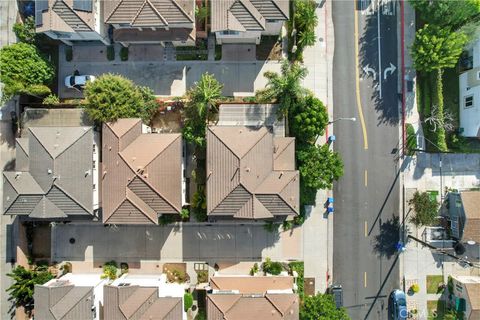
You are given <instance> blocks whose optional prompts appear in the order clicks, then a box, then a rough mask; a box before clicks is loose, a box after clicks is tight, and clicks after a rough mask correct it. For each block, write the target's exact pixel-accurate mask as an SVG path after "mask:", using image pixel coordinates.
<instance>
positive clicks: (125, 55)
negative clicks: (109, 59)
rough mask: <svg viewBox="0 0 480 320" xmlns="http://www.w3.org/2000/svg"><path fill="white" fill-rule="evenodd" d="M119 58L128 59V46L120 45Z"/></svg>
mask: <svg viewBox="0 0 480 320" xmlns="http://www.w3.org/2000/svg"><path fill="white" fill-rule="evenodd" d="M120 60H122V61H127V60H128V47H122V48H121V49H120Z"/></svg>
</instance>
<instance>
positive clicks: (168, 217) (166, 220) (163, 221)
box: [158, 214, 175, 226]
mask: <svg viewBox="0 0 480 320" xmlns="http://www.w3.org/2000/svg"><path fill="white" fill-rule="evenodd" d="M174 222H175V216H174V215H173V214H162V215H161V216H160V218H158V224H159V225H161V226H166V225H169V224H171V223H174Z"/></svg>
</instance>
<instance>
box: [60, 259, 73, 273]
mask: <svg viewBox="0 0 480 320" xmlns="http://www.w3.org/2000/svg"><path fill="white" fill-rule="evenodd" d="M60 269H61V270H62V273H63V274H66V273H70V272H72V263H71V262H65V263H64V264H63V265H62V267H61V268H60Z"/></svg>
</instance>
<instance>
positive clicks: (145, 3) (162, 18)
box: [130, 0, 168, 26]
mask: <svg viewBox="0 0 480 320" xmlns="http://www.w3.org/2000/svg"><path fill="white" fill-rule="evenodd" d="M147 3H148V5H149V6H150V8H151V9H152V10H153V11H154V12H155V13H156V14H157V16H158V17H159V18H160V20H162V21H163V23H164V24H165V25H166V26H168V21H167V20H166V19H165V18H164V17H163V16H162V15H161V14H160V12H158V10H157V8H155V6H154V5H153V4H152V3H151V2H150V1H149V0H145V1H144V2H143V4H142V6H140V9H138V11H137V14H136V15H135V16H134V17H133V19H132V22H131V23H130V24H131V25H133V24H134V23H135V21H136V20H137V18H138V16H139V15H140V12H142V10H143V8H145V5H147Z"/></svg>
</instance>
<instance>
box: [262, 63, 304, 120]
mask: <svg viewBox="0 0 480 320" xmlns="http://www.w3.org/2000/svg"><path fill="white" fill-rule="evenodd" d="M307 73H308V71H307V69H306V68H305V67H304V66H302V65H301V64H300V63H298V62H293V63H290V62H289V61H288V60H284V61H283V62H282V67H281V74H278V73H276V72H271V71H267V72H265V73H264V76H265V78H267V85H266V87H265V89H263V90H259V91H257V92H256V94H255V95H256V97H257V100H258V101H262V102H272V101H274V102H277V103H279V104H280V113H281V114H282V115H284V116H288V113H289V111H290V110H292V109H293V108H294V107H295V106H296V104H297V103H298V101H299V100H300V99H302V98H303V97H304V96H305V95H306V94H307V90H306V89H305V88H303V87H302V85H301V81H302V80H303V79H305V77H306V76H307Z"/></svg>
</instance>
